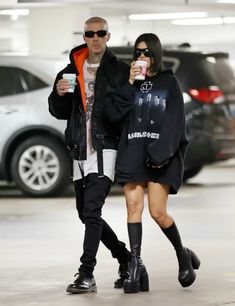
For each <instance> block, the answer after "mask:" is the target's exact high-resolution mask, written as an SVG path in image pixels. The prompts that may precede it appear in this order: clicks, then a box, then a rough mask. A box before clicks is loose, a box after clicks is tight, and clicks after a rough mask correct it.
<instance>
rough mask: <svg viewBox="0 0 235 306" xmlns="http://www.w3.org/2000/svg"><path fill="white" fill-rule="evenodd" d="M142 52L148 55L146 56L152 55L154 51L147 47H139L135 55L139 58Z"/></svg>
mask: <svg viewBox="0 0 235 306" xmlns="http://www.w3.org/2000/svg"><path fill="white" fill-rule="evenodd" d="M141 54H144V56H146V57H151V56H152V53H151V52H150V51H149V49H148V48H145V49H139V48H137V49H136V50H135V57H136V58H138V57H139V56H140V55H141Z"/></svg>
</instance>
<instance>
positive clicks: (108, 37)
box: [107, 33, 111, 41]
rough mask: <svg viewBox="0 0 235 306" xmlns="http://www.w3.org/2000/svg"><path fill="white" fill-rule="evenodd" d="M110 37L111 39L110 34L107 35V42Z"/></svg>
mask: <svg viewBox="0 0 235 306" xmlns="http://www.w3.org/2000/svg"><path fill="white" fill-rule="evenodd" d="M110 37H111V33H108V34H107V41H109V40H110Z"/></svg>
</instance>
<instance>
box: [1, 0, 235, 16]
mask: <svg viewBox="0 0 235 306" xmlns="http://www.w3.org/2000/svg"><path fill="white" fill-rule="evenodd" d="M71 3H73V4H84V5H85V4H88V3H89V4H88V5H89V6H90V8H91V10H92V12H96V15H102V14H105V15H111V16H112V15H113V16H117V15H128V14H130V13H132V14H133V13H169V12H185V11H206V12H207V13H208V14H209V17H215V16H235V3H234V4H222V3H218V2H217V0H128V1H123V0H96V1H93V0H57V1H56V0H41V1H40V0H0V9H6V8H20V7H21V8H23V7H24V8H25V7H39V6H40V7H42V6H45V7H46V6H51V5H69V4H71Z"/></svg>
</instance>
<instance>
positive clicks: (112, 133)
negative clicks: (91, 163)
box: [48, 44, 129, 160]
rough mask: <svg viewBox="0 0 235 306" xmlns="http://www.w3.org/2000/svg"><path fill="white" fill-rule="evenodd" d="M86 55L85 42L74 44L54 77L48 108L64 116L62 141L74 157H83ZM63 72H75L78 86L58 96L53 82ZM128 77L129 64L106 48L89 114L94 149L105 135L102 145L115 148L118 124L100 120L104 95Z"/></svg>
mask: <svg viewBox="0 0 235 306" xmlns="http://www.w3.org/2000/svg"><path fill="white" fill-rule="evenodd" d="M87 57H88V48H87V45H86V44H83V45H81V46H79V47H76V48H74V49H73V50H72V51H71V53H70V64H68V65H67V67H66V68H64V69H63V70H62V71H60V72H59V73H58V75H57V77H56V80H55V83H54V87H53V91H52V93H51V94H50V96H49V98H48V101H49V111H50V113H51V114H52V116H54V117H56V118H57V119H64V120H67V127H66V130H65V142H66V146H67V149H68V150H69V151H70V153H71V157H72V158H73V159H77V160H84V159H86V139H87V137H86V102H85V88H84V81H83V72H82V71H83V70H82V69H83V64H84V61H85V59H86V58H87ZM63 73H75V74H76V75H77V86H76V87H75V91H74V93H66V94H65V96H62V97H61V96H59V95H58V94H57V90H56V83H57V82H58V80H59V79H61V78H62V75H63ZM128 77H129V67H128V65H127V64H125V63H124V62H121V61H119V60H118V59H117V58H116V56H115V55H114V54H113V53H112V52H111V51H110V50H109V49H108V48H106V51H105V53H104V55H103V57H102V60H101V63H100V66H99V68H98V70H97V75H96V81H95V98H94V103H93V108H92V117H91V134H92V145H93V148H94V149H97V138H98V137H104V139H103V148H104V149H117V144H118V138H119V133H118V127H117V126H115V125H114V124H111V123H110V122H108V121H104V120H102V113H103V107H104V105H105V96H106V94H107V93H108V92H110V91H111V90H112V89H113V88H117V87H119V86H122V85H123V84H124V83H125V82H126V81H127V80H128Z"/></svg>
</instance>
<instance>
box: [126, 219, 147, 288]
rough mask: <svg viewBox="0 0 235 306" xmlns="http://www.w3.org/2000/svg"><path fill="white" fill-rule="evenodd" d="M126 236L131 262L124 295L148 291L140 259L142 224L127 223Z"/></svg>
mask: <svg viewBox="0 0 235 306" xmlns="http://www.w3.org/2000/svg"><path fill="white" fill-rule="evenodd" d="M128 234H129V239H130V247H131V261H130V263H129V265H128V278H127V279H125V281H124V284H123V285H124V293H137V292H139V291H149V279H148V273H147V271H146V268H145V266H144V265H143V262H142V260H141V258H140V250H141V239H142V223H128Z"/></svg>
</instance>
